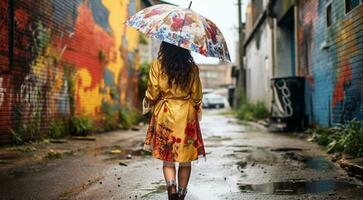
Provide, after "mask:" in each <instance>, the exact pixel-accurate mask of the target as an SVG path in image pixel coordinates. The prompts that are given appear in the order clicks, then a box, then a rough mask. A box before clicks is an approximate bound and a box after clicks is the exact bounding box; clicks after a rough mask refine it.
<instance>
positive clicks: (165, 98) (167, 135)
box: [145, 61, 205, 163]
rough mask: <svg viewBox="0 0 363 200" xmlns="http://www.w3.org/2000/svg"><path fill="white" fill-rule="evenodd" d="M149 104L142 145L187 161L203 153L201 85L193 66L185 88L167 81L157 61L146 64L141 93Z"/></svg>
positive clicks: (160, 154)
mask: <svg viewBox="0 0 363 200" xmlns="http://www.w3.org/2000/svg"><path fill="white" fill-rule="evenodd" d="M145 98H146V99H147V101H149V102H151V104H152V105H153V111H152V116H151V119H150V123H149V127H148V129H147V134H146V139H145V149H147V150H151V151H152V155H153V157H155V158H158V159H160V160H163V161H167V162H179V163H183V162H191V161H193V160H197V159H198V157H199V156H205V150H204V145H203V139H202V135H201V131H200V127H199V121H198V114H200V113H201V109H200V105H201V101H202V86H201V82H200V78H199V70H198V67H197V66H194V67H193V74H192V79H191V83H190V87H189V90H187V91H184V90H182V89H181V88H179V87H177V86H175V85H173V86H172V87H171V88H170V87H169V85H168V77H167V75H166V74H165V73H162V71H161V64H160V62H159V61H154V62H153V63H152V65H151V67H150V72H149V82H148V85H147V91H146V93H145Z"/></svg>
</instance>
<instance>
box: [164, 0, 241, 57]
mask: <svg viewBox="0 0 363 200" xmlns="http://www.w3.org/2000/svg"><path fill="white" fill-rule="evenodd" d="M165 1H167V2H170V3H173V4H176V5H179V6H181V7H188V6H189V3H190V0H165ZM246 1H247V0H242V2H246ZM237 2H238V1H237V0H193V4H192V7H191V9H192V10H193V11H195V12H197V13H199V14H201V15H203V16H204V17H206V18H208V19H210V20H211V21H213V22H214V23H215V24H216V25H217V26H218V28H219V29H220V30H221V31H222V33H223V36H224V38H225V39H226V42H227V46H228V50H229V53H230V54H231V60H232V62H234V61H235V59H236V42H237V41H238V29H237V27H238V8H237ZM245 8H246V4H243V5H242V10H243V13H242V16H243V18H244V16H245V14H244V11H245ZM193 56H194V58H195V60H196V62H198V63H214V62H218V59H214V58H205V57H204V56H201V55H199V54H197V55H195V54H194V55H193Z"/></svg>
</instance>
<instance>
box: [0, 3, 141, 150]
mask: <svg viewBox="0 0 363 200" xmlns="http://www.w3.org/2000/svg"><path fill="white" fill-rule="evenodd" d="M9 2H13V4H14V5H13V6H12V8H13V12H14V16H9V12H10V11H11V9H9V7H11V6H9ZM139 4H140V3H139V1H138V0H89V1H86V0H69V1H66V2H65V1H63V0H46V1H45V0H17V1H11V0H8V1H7V0H2V1H0V23H1V24H0V60H1V61H0V143H4V142H8V141H9V136H10V131H9V130H10V129H13V130H16V129H17V128H18V127H19V126H24V127H28V128H30V126H31V127H32V129H35V130H36V131H37V134H41V133H45V132H46V131H47V128H48V126H49V124H50V122H52V121H54V120H56V119H58V118H60V117H69V116H71V115H73V114H75V115H88V116H91V117H92V119H93V120H95V121H97V120H100V119H101V118H102V116H103V112H104V110H103V109H104V108H106V107H110V106H111V107H112V108H117V107H121V106H123V105H124V104H125V103H126V102H128V101H129V102H137V73H136V70H137V68H138V66H139V62H138V53H137V48H138V39H139V36H138V33H137V31H136V30H131V29H129V28H126V27H125V26H123V22H124V21H125V20H126V19H127V17H128V16H129V15H132V14H134V13H135V11H136V10H137V9H138V8H139V6H140V5H139ZM10 15H11V13H10ZM12 21H13V34H12V32H11V31H10V29H9V27H11V23H12ZM12 44H13V46H12ZM9 50H10V52H9ZM9 54H13V64H12V65H11V66H10V65H9V63H10V62H11V59H10V57H9ZM72 88H74V90H72Z"/></svg>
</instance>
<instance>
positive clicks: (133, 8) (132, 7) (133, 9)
mask: <svg viewBox="0 0 363 200" xmlns="http://www.w3.org/2000/svg"><path fill="white" fill-rule="evenodd" d="M135 13H136V6H135V0H130V3H129V15H130V16H131V15H134V14H135Z"/></svg>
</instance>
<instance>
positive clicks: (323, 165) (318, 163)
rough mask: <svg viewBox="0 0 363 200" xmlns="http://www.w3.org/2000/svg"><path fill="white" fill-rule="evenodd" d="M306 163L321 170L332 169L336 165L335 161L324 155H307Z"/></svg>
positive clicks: (309, 166)
mask: <svg viewBox="0 0 363 200" xmlns="http://www.w3.org/2000/svg"><path fill="white" fill-rule="evenodd" d="M304 163H305V165H306V167H308V168H311V169H314V170H319V171H323V170H330V169H333V167H334V165H333V163H332V162H330V161H329V160H328V159H326V158H325V157H323V156H307V157H305V159H304Z"/></svg>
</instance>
